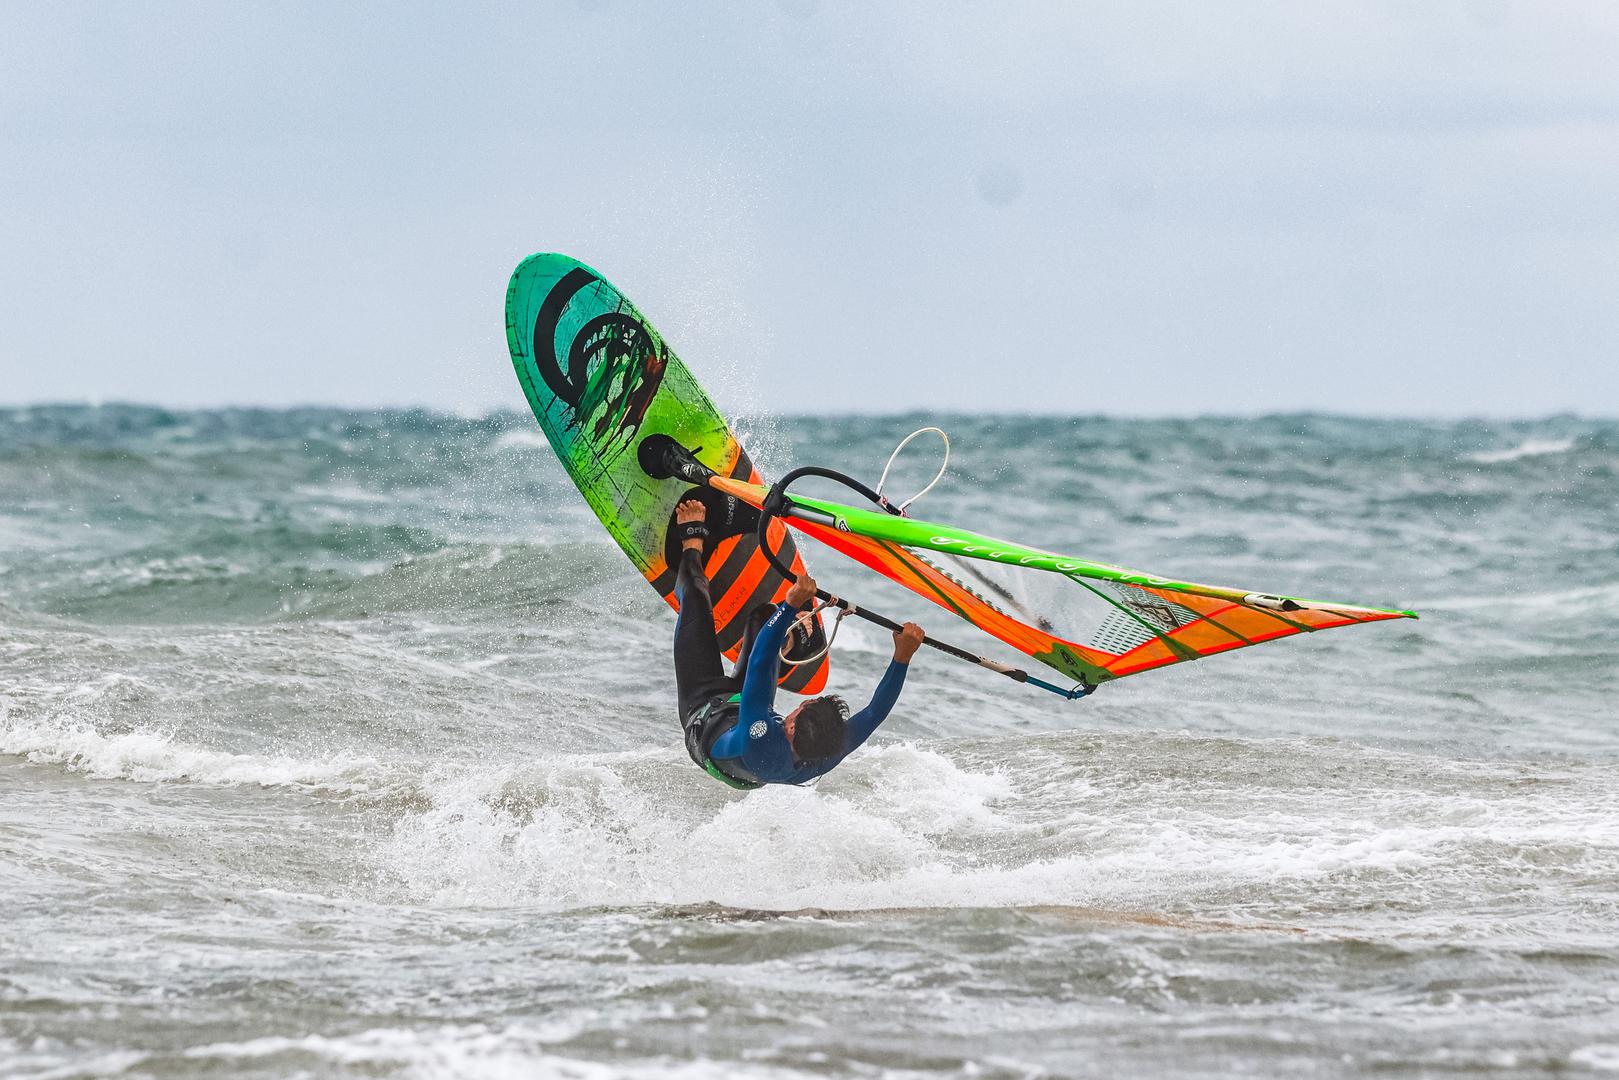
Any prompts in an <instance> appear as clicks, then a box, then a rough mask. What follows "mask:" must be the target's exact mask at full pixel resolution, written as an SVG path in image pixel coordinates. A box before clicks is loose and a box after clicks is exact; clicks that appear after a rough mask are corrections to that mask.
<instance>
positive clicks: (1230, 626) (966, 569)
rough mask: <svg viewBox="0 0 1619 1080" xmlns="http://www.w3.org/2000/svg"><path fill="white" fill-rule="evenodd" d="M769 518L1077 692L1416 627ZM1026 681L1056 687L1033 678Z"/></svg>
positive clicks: (922, 531)
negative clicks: (1378, 630)
mask: <svg viewBox="0 0 1619 1080" xmlns="http://www.w3.org/2000/svg"><path fill="white" fill-rule="evenodd" d="M708 482H709V483H710V484H711V485H713V486H715V487H718V488H720V489H721V490H723V491H726V492H728V493H730V494H733V495H736V496H737V497H739V498H741V499H744V500H745V501H747V502H749V503H751V504H753V505H754V506H758V507H764V506H765V505H766V500H767V497H769V496H770V494H771V492H770V489H768V488H766V487H764V486H762V485H759V484H754V483H745V482H742V481H738V480H729V479H725V478H723V477H713V478H711V479H710V480H709V481H708ZM772 502H774V500H772ZM771 509H772V510H773V511H774V513H775V514H776V515H777V516H780V517H781V518H783V519H785V520H786V521H788V522H789V523H790V524H791V525H793V526H794V527H795V528H797V529H799V530H801V531H803V532H804V533H806V534H807V535H809V536H812V537H814V538H815V539H817V540H820V541H822V542H823V543H825V544H827V545H828V546H829V547H833V548H836V549H837V550H838V551H841V552H842V553H844V554H845V555H848V556H849V557H851V558H853V559H855V560H857V561H858V562H860V563H862V564H863V565H865V566H867V567H869V568H871V569H872V570H875V571H877V572H878V573H880V574H882V575H883V576H885V577H887V578H890V579H891V580H893V581H895V582H898V583H899V584H900V585H903V586H905V587H906V588H907V589H910V590H911V591H912V592H914V593H916V594H917V595H919V596H922V597H923V598H925V599H927V600H929V601H931V602H933V603H935V604H937V605H939V606H940V607H942V608H944V609H945V610H947V611H949V612H951V613H952V614H953V615H956V616H957V617H959V618H961V619H964V620H965V621H967V622H969V623H971V624H972V625H974V626H976V627H978V628H979V629H980V630H982V631H984V632H985V633H987V634H989V635H991V636H993V637H995V638H998V639H1000V640H1001V641H1003V642H1005V643H1006V644H1007V645H1009V646H1011V647H1012V648H1014V649H1017V650H1018V651H1019V652H1022V653H1026V654H1027V655H1028V656H1030V657H1032V658H1034V659H1035V660H1038V661H1040V662H1041V663H1042V664H1045V665H1046V666H1047V667H1049V668H1052V669H1054V670H1056V671H1057V672H1059V673H1061V674H1062V675H1064V676H1066V677H1067V678H1069V679H1072V680H1074V681H1075V682H1077V683H1078V684H1079V685H1080V687H1081V688H1087V689H1088V688H1090V687H1094V686H1096V685H1097V684H1099V683H1102V682H1106V681H1108V680H1111V679H1119V678H1123V677H1124V676H1126V675H1135V674H1137V673H1139V672H1142V671H1150V670H1152V669H1153V668H1159V667H1164V666H1166V665H1169V664H1178V663H1181V662H1182V661H1186V660H1196V659H1198V658H1200V657H1204V656H1212V655H1214V654H1216V653H1222V652H1229V651H1231V650H1233V649H1242V648H1246V647H1247V646H1249V645H1258V644H1260V643H1261V642H1265V641H1273V640H1275V639H1277V638H1284V637H1290V636H1292V635H1294V634H1302V633H1309V632H1312V631H1316V630H1329V629H1332V628H1334V627H1339V626H1352V625H1355V624H1357V623H1368V622H1379V621H1382V620H1385V619H1414V618H1416V617H1417V616H1416V614H1415V613H1414V612H1410V611H1402V610H1397V609H1392V608H1374V607H1364V606H1361V605H1358V604H1340V603H1332V602H1327V601H1320V600H1305V599H1300V598H1298V597H1291V596H1277V595H1274V594H1271V593H1262V592H1257V591H1254V590H1249V589H1235V588H1223V587H1220V586H1214V585H1200V584H1198V583H1196V582H1189V581H1179V580H1176V579H1174V578H1167V577H1160V576H1158V575H1154V574H1148V573H1145V572H1142V571H1139V570H1131V569H1128V568H1126V567H1122V566H1113V565H1110V564H1107V563H1099V562H1092V561H1090V560H1087V559H1080V558H1075V557H1072V556H1067V555H1059V554H1056V553H1054V552H1050V551H1043V550H1040V549H1038V548H1031V547H1027V546H1025V545H1022V544H1018V543H1014V542H1012V541H1007V540H999V539H996V538H994V537H991V536H985V535H982V534H979V533H975V532H969V531H967V530H964V529H958V528H956V527H954V526H951V525H943V524H939V523H937V522H931V521H921V520H917V519H914V518H910V517H906V516H903V515H900V514H896V513H894V512H893V511H891V510H890V511H889V512H883V511H882V510H868V509H862V508H860V507H856V506H847V505H844V504H842V503H835V502H828V501H825V500H822V499H813V498H808V497H806V496H802V495H798V494H793V495H791V496H784V497H782V499H781V502H780V505H779V506H772V507H771ZM947 651H954V652H956V653H957V654H958V655H962V653H961V651H960V650H947ZM969 658H971V659H978V660H979V662H981V663H985V666H990V667H995V668H996V669H997V670H1003V671H1004V667H1003V666H1000V665H995V664H992V663H990V662H987V661H983V660H982V659H981V658H973V657H969ZM1006 673H1011V672H1006ZM1012 674H1014V675H1015V676H1016V675H1022V674H1023V673H1022V672H1016V673H1012ZM1027 681H1031V682H1035V683H1038V684H1040V685H1043V686H1046V687H1047V689H1056V688H1054V687H1051V686H1050V685H1049V684H1046V683H1043V682H1042V681H1041V680H1039V679H1034V678H1032V677H1031V678H1029V679H1028V680H1027ZM1058 692H1059V693H1061V692H1062V691H1061V690H1058ZM1070 696H1078V695H1077V694H1072V695H1070Z"/></svg>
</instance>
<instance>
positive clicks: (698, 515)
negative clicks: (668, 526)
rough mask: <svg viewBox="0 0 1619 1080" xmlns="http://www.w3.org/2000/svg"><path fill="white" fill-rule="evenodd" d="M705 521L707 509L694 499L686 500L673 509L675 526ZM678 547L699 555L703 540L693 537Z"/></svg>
mask: <svg viewBox="0 0 1619 1080" xmlns="http://www.w3.org/2000/svg"><path fill="white" fill-rule="evenodd" d="M707 520H708V507H706V506H704V505H703V504H702V503H701V502H699V501H698V500H696V499H687V500H686V501H685V502H683V503H681V504H680V505H679V506H677V507H675V522H676V524H679V525H687V524H690V523H691V522H693V521H707ZM680 546H681V547H682V548H685V549H686V550H688V551H696V552H699V553H700V552H701V551H702V550H703V538H702V537H701V536H694V537H692V538H691V539H689V540H684V541H682V542H681V544H680Z"/></svg>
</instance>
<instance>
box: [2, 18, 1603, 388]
mask: <svg viewBox="0 0 1619 1080" xmlns="http://www.w3.org/2000/svg"><path fill="white" fill-rule="evenodd" d="M1615 57H1619V6H1616V5H1614V4H1612V3H1609V2H1607V0H1601V2H1596V0H1593V2H1591V3H1588V4H1561V3H1545V2H1536V3H1533V4H1528V3H1525V4H1515V3H1510V2H1504V0H1446V2H1434V3H1429V4H1409V3H1393V2H1388V3H1366V4H1334V3H1309V4H1293V3H1278V4H1227V3H1221V4H1202V3H1184V4H1154V3H1140V2H1133V0H1132V2H1121V3H1117V4H1104V5H1091V4H1079V3H1069V2H1051V3H1026V4H1017V3H1000V4H984V5H972V4H964V3H942V2H941V3H928V4H871V3H852V4H838V3H830V2H825V0H822V2H819V3H817V2H816V0H780V2H778V3H774V4H769V3H742V2H738V3H733V4H719V3H689V4H688V3H682V4H653V3H647V4H635V3H628V2H625V0H613V2H598V3H579V2H573V0H569V2H566V3H557V4H516V5H512V6H509V7H492V6H478V5H465V6H461V5H426V4H422V5H415V4H400V5H391V6H380V5H379V6H361V5H336V4H325V3H321V4H309V5H291V4H274V5H269V4H266V5H262V6H248V5H237V4H207V3H198V4H194V5H177V4H163V5H159V4H129V5H102V4H84V5H68V4H61V3H38V4H36V3H17V2H15V0H14V2H11V3H7V4H4V5H0V256H3V257H0V372H3V376H0V401H7V402H19V401H38V400H83V399H91V400H96V399H102V400H113V399H123V400H140V401H155V402H163V403H172V404H185V405H189V404H218V403H263V404H285V403H293V402H334V403H345V404H426V405H431V406H436V407H442V408H457V409H463V410H482V409H485V408H488V407H490V406H508V407H519V408H520V407H521V406H522V398H521V395H520V393H519V392H518V389H517V385H516V381H515V379H513V377H512V374H511V369H510V364H509V361H508V360H507V358H506V350H505V338H504V329H503V321H502V303H503V300H504V291H505V284H506V278H507V276H508V275H509V274H510V272H511V270H512V267H513V266H514V265H515V264H516V263H517V261H518V260H519V259H520V258H522V257H523V256H525V255H527V254H528V253H530V252H532V251H539V250H553V251H565V252H567V253H569V254H571V255H575V256H577V257H579V258H581V259H583V260H584V261H586V262H588V263H591V264H592V265H594V266H595V267H596V268H597V269H599V270H601V271H602V272H603V273H604V274H606V275H607V276H608V277H609V278H610V279H611V280H613V281H614V282H615V283H617V284H618V285H619V286H620V287H621V288H623V289H624V290H625V291H626V292H627V293H628V294H629V295H630V296H631V297H633V298H634V299H635V300H636V301H637V303H638V304H639V305H640V306H641V308H642V309H643V311H644V312H645V313H646V314H647V315H648V316H649V317H650V318H651V319H652V321H653V322H654V324H655V325H657V326H658V328H659V329H660V330H661V331H662V332H663V333H664V336H665V337H666V338H668V339H669V340H670V342H671V343H672V344H673V345H674V347H675V348H676V350H677V351H678V352H679V353H680V354H681V356H682V357H683V358H684V359H685V360H686V362H687V363H688V364H689V365H690V366H691V367H692V368H693V369H694V370H695V371H696V372H697V374H698V376H699V377H700V378H703V379H704V380H705V381H706V382H708V383H709V384H710V389H711V390H712V391H713V392H714V394H715V396H716V398H717V399H719V401H720V404H721V405H722V407H724V408H727V409H728V410H736V409H756V408H772V409H778V410H783V411H793V412H806V411H810V412H813V411H823V410H825V411H835V410H848V409H858V410H862V411H903V410H909V409H936V408H950V409H962V410H971V409H979V408H990V409H1016V410H1038V411H1059V412H1066V411H1079V412H1091V411H1103V412H1115V413H1152V414H1161V413H1196V412H1254V411H1269V410H1289V409H1330V410H1338V411H1346V412H1358V413H1400V414H1413V413H1415V414H1458V413H1485V414H1513V415H1518V414H1537V413H1545V412H1552V411H1561V410H1574V411H1579V412H1585V413H1598V414H1607V415H1612V414H1615V413H1619V63H1616V62H1615Z"/></svg>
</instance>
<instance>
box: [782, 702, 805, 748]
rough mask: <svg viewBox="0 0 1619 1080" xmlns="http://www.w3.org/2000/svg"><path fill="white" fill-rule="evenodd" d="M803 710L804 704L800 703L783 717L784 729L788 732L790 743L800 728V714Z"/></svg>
mask: <svg viewBox="0 0 1619 1080" xmlns="http://www.w3.org/2000/svg"><path fill="white" fill-rule="evenodd" d="M803 711H804V706H802V705H800V706H799V707H798V708H796V709H794V710H793V711H792V712H790V713H788V714H787V715H786V716H784V717H782V718H781V726H782V730H784V731H785V732H787V741H788V743H791V742H792V741H793V733H794V732H795V731H797V730H798V714H799V713H801V712H803Z"/></svg>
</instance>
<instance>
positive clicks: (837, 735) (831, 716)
mask: <svg viewBox="0 0 1619 1080" xmlns="http://www.w3.org/2000/svg"><path fill="white" fill-rule="evenodd" d="M707 513H708V511H707V508H706V507H704V506H703V504H702V503H701V502H699V501H698V500H696V499H687V500H686V501H685V502H682V503H681V504H680V505H679V506H677V507H676V508H675V524H674V526H673V527H674V528H675V529H676V530H677V535H678V537H679V538H680V541H681V548H680V566H679V571H678V573H677V576H676V582H675V594H676V597H677V598H678V599H679V601H680V617H679V619H678V621H677V622H676V623H675V686H676V691H677V695H678V699H679V708H680V720H681V726H682V727H683V728H684V729H685V735H686V751H687V753H689V754H690V755H691V758H692V760H693V761H695V762H696V763H697V764H698V765H701V766H702V767H703V768H704V769H705V770H707V771H708V772H709V773H710V774H712V775H713V776H715V777H716V778H718V779H719V780H721V781H723V782H725V783H727V784H729V785H731V786H732V787H739V788H754V787H759V786H761V785H763V784H801V783H803V782H805V781H806V780H811V779H813V778H815V777H817V776H821V775H824V774H825V773H827V772H830V771H831V770H832V769H833V768H835V767H836V766H837V765H838V764H839V763H840V762H841V761H843V759H844V758H845V757H847V756H848V755H849V754H850V753H852V752H853V751H854V750H855V749H856V748H857V747H859V746H860V744H861V743H863V742H865V741H866V739H868V738H869V737H870V736H871V733H872V732H873V731H876V730H877V726H878V725H879V724H881V723H882V722H883V721H884V720H885V719H887V717H888V713H889V710H891V709H892V708H893V707H894V702H895V701H897V700H898V698H899V692H900V688H901V687H902V686H904V684H905V672H906V668H907V665H909V663H910V661H911V657H912V656H914V655H916V650H917V649H919V648H920V647H921V646H922V638H923V633H922V628H921V627H920V626H917V625H916V624H915V623H906V624H905V625H904V627H902V628H901V629H900V630H898V631H897V632H895V634H894V658H893V661H892V662H891V663H890V664H889V665H888V670H887V672H885V673H884V674H883V677H882V680H881V681H880V682H878V684H877V690H876V692H875V693H874V694H873V695H872V698H871V703H870V704H868V705H867V706H866V707H865V708H864V709H861V710H860V711H859V712H857V713H855V714H854V715H853V716H850V715H849V707H848V705H847V704H845V703H844V701H843V699H842V698H840V697H837V696H836V695H826V696H823V697H817V698H812V699H811V700H809V701H806V702H804V703H803V704H802V705H800V706H798V708H796V709H794V710H793V711H792V712H790V713H788V714H787V715H786V716H781V715H778V714H777V713H776V712H775V711H774V710H773V709H772V708H771V706H772V703H773V702H774V700H775V695H776V680H777V674H778V672H777V668H778V665H779V663H780V658H781V649H782V645H783V643H784V642H785V641H786V640H787V637H788V634H789V632H790V631H791V630H792V629H793V627H794V624H795V622H796V621H797V612H798V611H799V610H800V609H801V608H803V607H805V606H806V605H807V604H808V603H809V602H810V601H811V600H812V599H814V597H815V580H814V579H813V578H811V577H810V576H809V574H807V573H805V574H802V575H800V576H799V579H798V581H797V582H796V583H794V585H793V586H792V588H791V589H790V590H789V591H788V593H787V598H786V599H785V600H784V601H782V602H781V603H779V604H777V605H776V606H775V607H774V608H773V609H772V608H770V607H767V606H765V605H760V607H759V609H758V610H756V611H754V612H752V613H750V615H749V625H748V633H747V634H746V635H745V637H744V639H743V646H742V652H741V653H740V654H738V656H737V665H736V670H735V671H733V672H732V673H731V674H730V675H727V674H725V665H724V657H723V656H722V655H721V653H720V648H719V642H718V639H717V636H716V634H715V631H714V609H713V605H712V602H711V601H710V598H709V591H708V577H707V576H706V575H705V574H704V572H703V545H704V542H705V541H706V539H707V537H708V528H707V525H706V524H705V519H706V517H707ZM794 637H795V639H798V641H797V644H799V645H805V644H807V638H808V635H806V634H803V633H802V632H800V633H798V634H795V635H794Z"/></svg>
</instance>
